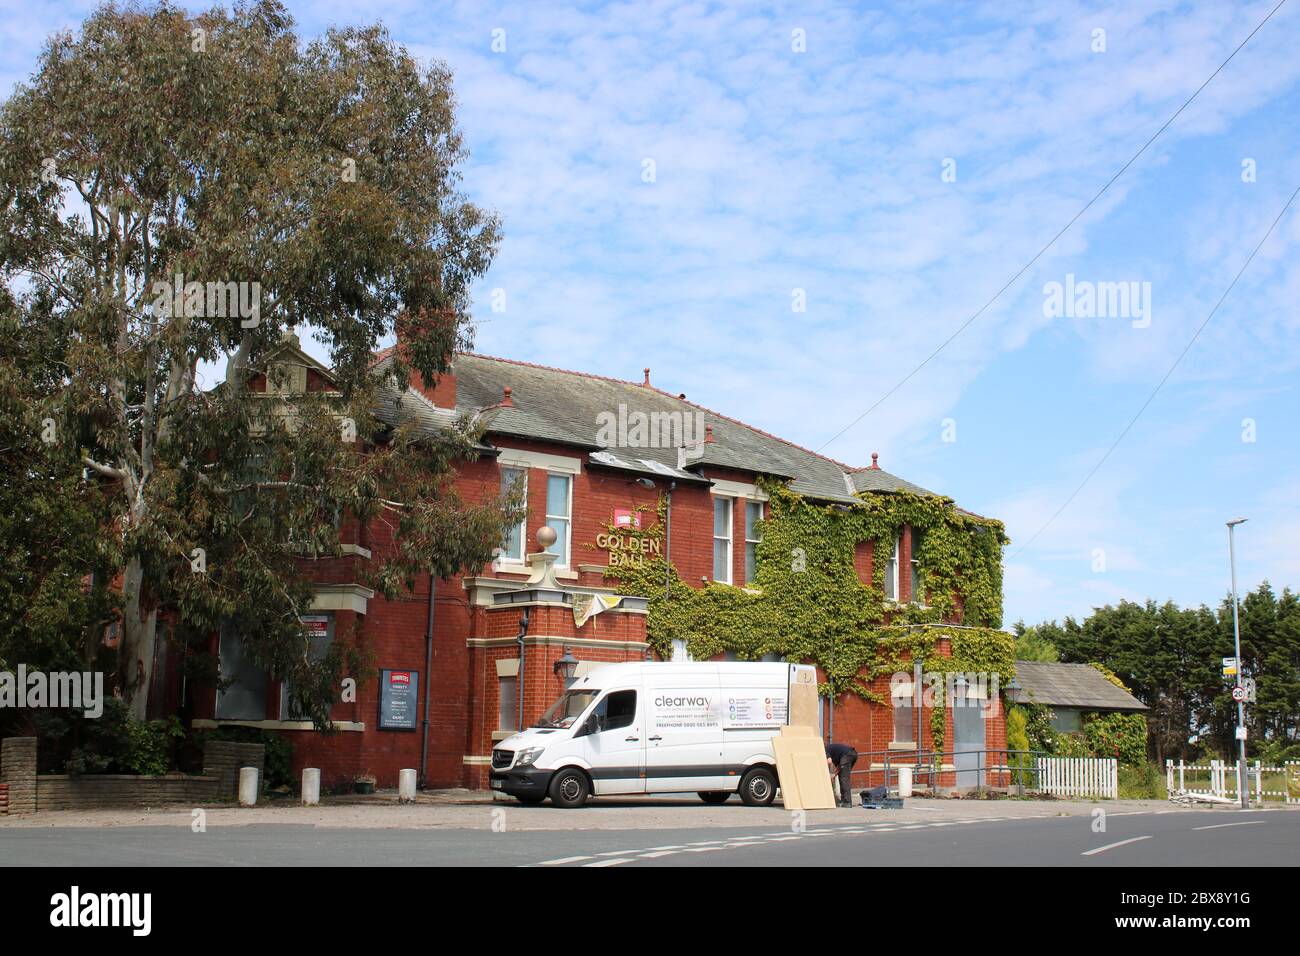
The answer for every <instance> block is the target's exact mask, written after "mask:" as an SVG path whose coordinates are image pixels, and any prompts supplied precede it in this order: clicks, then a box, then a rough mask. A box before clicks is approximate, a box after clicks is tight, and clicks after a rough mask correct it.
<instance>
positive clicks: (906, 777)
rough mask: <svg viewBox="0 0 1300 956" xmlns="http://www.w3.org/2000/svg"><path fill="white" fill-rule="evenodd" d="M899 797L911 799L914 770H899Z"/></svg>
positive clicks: (900, 768)
mask: <svg viewBox="0 0 1300 956" xmlns="http://www.w3.org/2000/svg"><path fill="white" fill-rule="evenodd" d="M898 795H899V796H900V797H910V796H911V795H912V768H911V767H899V768H898Z"/></svg>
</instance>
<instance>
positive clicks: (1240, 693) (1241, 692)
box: [1232, 687, 1246, 703]
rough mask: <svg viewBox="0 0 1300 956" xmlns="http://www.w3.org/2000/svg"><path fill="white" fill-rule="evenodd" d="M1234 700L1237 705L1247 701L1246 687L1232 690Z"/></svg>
mask: <svg viewBox="0 0 1300 956" xmlns="http://www.w3.org/2000/svg"><path fill="white" fill-rule="evenodd" d="M1232 699H1233V700H1235V701H1236V702H1237V703H1241V702H1242V701H1243V700H1245V699H1246V688H1244V687H1234V688H1233V689H1232Z"/></svg>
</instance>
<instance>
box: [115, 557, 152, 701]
mask: <svg viewBox="0 0 1300 956" xmlns="http://www.w3.org/2000/svg"><path fill="white" fill-rule="evenodd" d="M143 583H144V568H142V567H141V566H140V559H139V558H132V559H131V560H130V561H129V562H128V563H127V566H126V572H125V575H124V578H123V583H122V592H123V597H124V598H125V606H124V607H123V611H122V643H121V645H120V646H119V647H118V674H119V682H118V686H119V687H120V688H121V690H122V699H123V700H125V701H126V703H127V704H128V705H129V706H130V708H131V715H132V716H133V717H135V718H136V719H137V720H144V719H146V718H147V716H148V707H149V685H150V683H151V679H152V677H153V651H154V639H155V638H156V636H157V632H158V610H157V608H151V609H149V610H148V611H145V612H144V613H143V614H142V613H141V611H140V590H141V586H142V585H143Z"/></svg>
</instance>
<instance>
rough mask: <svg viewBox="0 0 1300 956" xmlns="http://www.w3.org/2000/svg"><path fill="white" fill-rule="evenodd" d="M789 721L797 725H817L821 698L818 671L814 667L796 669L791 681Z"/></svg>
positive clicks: (792, 724)
mask: <svg viewBox="0 0 1300 956" xmlns="http://www.w3.org/2000/svg"><path fill="white" fill-rule="evenodd" d="M787 712H788V714H789V718H788V719H789V723H790V725H791V726H796V727H814V728H815V727H817V726H818V724H819V723H820V721H819V719H818V718H819V717H820V715H821V699H820V698H819V697H818V696H817V673H816V671H814V670H813V669H812V668H810V667H809V668H799V669H797V670H794V673H793V679H792V680H791V681H790V705H789V710H788V711H787Z"/></svg>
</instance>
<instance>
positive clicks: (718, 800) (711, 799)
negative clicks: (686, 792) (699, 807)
mask: <svg viewBox="0 0 1300 956" xmlns="http://www.w3.org/2000/svg"><path fill="white" fill-rule="evenodd" d="M730 796H731V793H730V792H729V791H727V790H704V791H701V792H700V799H701V800H703V801H704V802H705V803H707V804H708V805H709V806H711V807H716V806H720V805H721V804H724V803H726V802H727V798H728V797H730Z"/></svg>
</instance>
